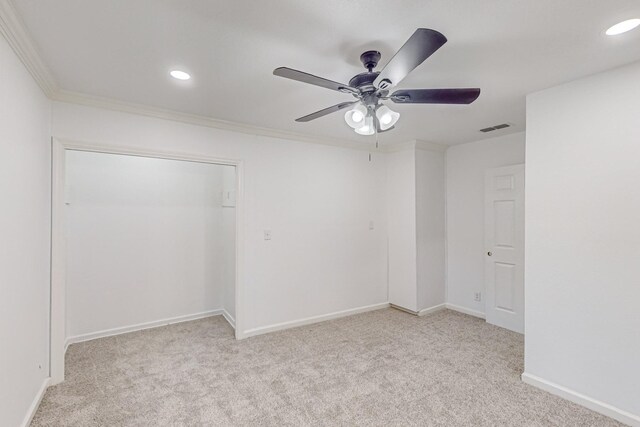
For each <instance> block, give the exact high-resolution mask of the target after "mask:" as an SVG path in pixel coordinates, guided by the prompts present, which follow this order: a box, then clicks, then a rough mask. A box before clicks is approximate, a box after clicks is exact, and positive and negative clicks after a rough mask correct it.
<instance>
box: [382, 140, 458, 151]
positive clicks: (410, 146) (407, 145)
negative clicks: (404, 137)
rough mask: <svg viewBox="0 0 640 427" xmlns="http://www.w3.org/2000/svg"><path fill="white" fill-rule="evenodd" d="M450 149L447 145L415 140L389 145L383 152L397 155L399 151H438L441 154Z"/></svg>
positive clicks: (383, 148) (383, 147)
mask: <svg viewBox="0 0 640 427" xmlns="http://www.w3.org/2000/svg"><path fill="white" fill-rule="evenodd" d="M447 148H449V147H448V146H447V145H442V144H436V143H435V142H428V141H421V140H419V139H413V140H411V141H407V142H399V143H396V144H388V145H384V146H382V151H384V152H386V153H395V152H398V151H405V150H425V151H436V152H439V153H444V152H445V151H447Z"/></svg>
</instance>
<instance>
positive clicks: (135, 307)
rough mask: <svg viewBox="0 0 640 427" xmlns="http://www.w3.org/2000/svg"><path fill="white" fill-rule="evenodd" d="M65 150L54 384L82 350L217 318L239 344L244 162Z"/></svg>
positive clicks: (57, 170) (58, 212)
mask: <svg viewBox="0 0 640 427" xmlns="http://www.w3.org/2000/svg"><path fill="white" fill-rule="evenodd" d="M60 145H62V144H60ZM54 148H55V142H54ZM59 148H61V150H59V152H58V153H57V159H56V153H55V150H54V177H56V176H57V177H58V178H59V179H58V180H57V181H56V180H55V179H54V189H53V194H52V198H53V202H54V203H53V211H54V223H53V226H52V234H53V236H52V237H53V239H52V240H53V243H54V246H53V247H52V261H53V262H52V300H51V365H50V366H51V377H52V381H54V382H55V383H57V382H60V381H62V380H63V379H64V355H65V352H66V349H67V347H68V346H69V345H71V344H74V343H78V342H83V341H87V340H92V339H96V338H102V337H107V336H113V335H119V334H123V333H128V332H132V331H137V330H142V329H148V328H153V327H158V326H164V325H168V324H172V323H179V322H184V321H190V320H196V319H201V318H205V317H211V316H220V317H219V319H216V322H223V324H221V325H224V322H225V321H226V323H228V326H226V327H225V326H222V327H219V326H221V325H218V324H216V325H217V326H218V327H217V328H216V330H217V331H218V330H219V331H221V332H220V333H228V334H231V335H235V336H238V334H236V333H235V331H234V329H235V328H236V318H237V314H238V313H237V309H236V307H237V305H238V301H237V298H236V293H237V290H236V282H237V276H238V275H237V259H236V258H237V253H238V245H237V242H238V233H237V227H236V225H237V223H238V221H237V218H238V214H237V203H238V198H239V197H238V194H239V191H238V186H239V183H240V179H239V174H238V169H239V162H238V163H236V162H231V161H229V162H225V161H212V160H198V158H197V157H194V158H184V156H179V157H178V158H173V156H159V155H142V154H131V153H126V152H125V153H118V152H107V151H106V150H102V151H101V150H95V149H92V150H88V149H78V148H73V147H68V146H66V145H65V146H61V147H59ZM56 163H57V164H56ZM223 319H224V320H223Z"/></svg>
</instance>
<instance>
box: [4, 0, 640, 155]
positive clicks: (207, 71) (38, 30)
mask: <svg viewBox="0 0 640 427" xmlns="http://www.w3.org/2000/svg"><path fill="white" fill-rule="evenodd" d="M14 3H15V6H16V8H17V9H18V11H19V13H20V14H21V16H22V19H23V20H24V22H25V24H26V26H27V29H28V31H29V33H30V34H31V36H32V38H33V39H34V41H35V42H36V44H37V45H38V47H39V49H40V51H41V52H42V55H43V58H44V60H45V62H46V63H47V65H48V66H49V67H50V68H51V71H52V72H53V75H54V76H55V78H56V80H57V82H58V84H59V86H60V87H61V88H63V89H65V90H69V91H74V92H81V93H85V94H90V95H97V96H102V97H108V98H113V99H117V100H120V101H127V102H132V103H137V104H145V105H150V106H154V107H161V108H167V109H171V110H176V111H180V112H185V113H191V114H197V115H202V116H207V117H213V118H217V119H224V120H229V121H234V122H239V123H245V124H251V125H256V126H262V127H269V128H275V129H280V130H287V131H294V132H298V133H305V134H309V135H315V136H322V137H328V138H340V139H350V140H354V141H361V142H362V143H366V142H371V138H373V137H363V136H359V135H356V134H355V133H354V132H353V131H352V130H351V129H350V128H348V127H347V125H346V124H345V122H344V119H343V114H341V113H335V114H333V115H331V116H327V117H324V118H321V119H318V120H316V121H314V122H310V123H296V122H294V119H295V118H297V117H300V116H303V115H306V114H309V113H312V112H314V111H316V110H319V109H321V108H324V107H328V106H330V105H333V104H336V103H338V102H342V101H347V100H350V99H352V98H351V96H350V95H347V94H342V93H338V92H333V91H330V90H327V89H323V88H319V87H315V86H309V85H305V84H302V83H298V82H295V81H291V80H286V79H282V78H278V77H275V76H273V75H272V71H273V69H274V68H276V67H279V66H288V67H292V68H296V69H299V70H302V71H305V72H308V73H311V74H316V75H319V76H322V77H325V78H328V79H331V80H336V81H340V82H345V83H346V82H348V80H349V79H350V78H351V77H352V76H353V75H355V74H357V73H360V72H362V71H364V68H362V65H361V64H360V62H359V59H358V58H359V55H360V53H361V52H363V51H365V50H367V49H377V50H379V51H380V52H382V55H383V58H382V61H381V62H382V64H384V63H385V62H386V61H387V60H388V59H389V58H390V57H391V56H392V54H393V53H394V52H395V51H396V50H397V49H398V48H399V47H400V46H402V44H403V43H404V41H405V40H406V39H407V38H409V36H410V35H411V34H412V33H413V31H414V30H415V29H416V28H418V27H425V28H432V29H435V30H438V31H440V32H442V33H443V34H444V35H445V36H447V38H448V39H449V42H448V43H447V44H445V45H444V46H443V47H442V49H440V50H439V51H438V52H436V53H435V54H434V55H433V56H432V57H431V58H429V59H427V61H426V62H425V63H423V64H422V65H421V66H419V67H418V68H417V69H416V70H415V71H414V72H413V73H412V74H410V75H409V77H407V78H406V79H405V80H404V81H403V82H402V84H401V85H400V86H399V88H423V87H425V88H439V87H480V88H481V89H482V94H481V95H480V98H479V99H478V101H476V102H475V103H474V104H472V105H470V106H435V105H395V108H394V106H391V107H392V108H394V109H396V110H397V111H399V112H400V113H401V118H400V121H399V123H398V125H397V126H396V129H394V130H393V131H391V132H388V133H385V134H382V135H380V139H381V141H382V142H383V143H396V142H404V141H408V140H412V139H421V140H426V141H431V142H437V143H442V144H458V143H463V142H468V141H473V140H477V139H481V138H484V137H490V136H495V135H499V134H504V133H508V132H513V131H519V130H523V129H524V122H525V95H526V94H527V93H531V92H534V91H537V90H540V89H544V88H547V87H550V86H554V85H557V84H559V83H562V82H566V81H570V80H573V79H575V78H577V77H580V76H585V75H588V74H592V73H596V72H599V71H602V70H605V69H609V68H613V67H616V66H620V65H623V64H626V63H629V62H633V61H636V60H639V59H640V29H639V30H636V31H633V32H630V33H627V34H624V35H621V36H617V37H615V38H612V37H606V36H605V35H604V31H605V30H606V29H607V28H608V27H609V26H610V25H612V24H614V23H617V22H619V21H621V20H624V19H628V18H633V17H640V1H638V0H481V1H480V0H403V1H400V0H399V1H388V0H387V1H382V0H351V1H345V0H322V1H315V0H305V1H303V0H262V1H257V0H256V1H248V0H235V1H231V0H218V1H213V0H188V1H187V0H108V1H99V0H91V1H87V0H15V1H14ZM175 68H179V69H183V70H185V71H188V72H189V73H191V74H192V76H193V78H192V80H190V81H188V82H186V83H185V82H179V81H176V80H174V79H172V78H170V77H169V75H168V72H169V70H171V69H175ZM504 122H507V123H511V124H513V125H514V126H513V128H511V129H509V130H503V131H497V132H493V133H490V134H487V135H485V134H482V133H480V132H479V131H478V130H479V129H480V128H484V127H487V126H491V125H495V124H499V123H504Z"/></svg>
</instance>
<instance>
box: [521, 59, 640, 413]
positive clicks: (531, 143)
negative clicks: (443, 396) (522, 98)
mask: <svg viewBox="0 0 640 427" xmlns="http://www.w3.org/2000/svg"><path fill="white" fill-rule="evenodd" d="M639 76H640V63H638V62H637V63H635V64H633V65H630V66H627V67H624V68H620V69H617V70H613V71H609V72H605V73H602V74H598V75H595V76H591V77H587V78H585V79H581V80H577V81H575V82H572V83H569V84H565V85H562V86H558V87H555V88H552V89H548V90H545V91H543V92H539V93H536V94H533V95H530V96H528V97H527V169H526V180H527V184H526V186H527V191H526V250H525V256H526V269H525V300H526V315H525V334H526V348H525V371H526V373H527V374H530V375H534V376H537V377H540V378H542V379H544V380H546V381H549V382H552V383H555V384H558V385H561V386H563V387H566V388H569V389H571V390H573V391H575V392H578V393H582V394H584V395H586V396H589V397H591V398H593V399H596V400H599V401H602V402H605V403H607V404H610V405H613V406H615V407H617V408H620V409H622V410H624V411H628V412H630V413H633V414H636V415H637V416H640V305H639V302H640V222H639V219H640V186H639V183H640V127H639V126H638V118H639V117H640V78H639ZM636 422H637V423H638V425H640V418H637V419H636Z"/></svg>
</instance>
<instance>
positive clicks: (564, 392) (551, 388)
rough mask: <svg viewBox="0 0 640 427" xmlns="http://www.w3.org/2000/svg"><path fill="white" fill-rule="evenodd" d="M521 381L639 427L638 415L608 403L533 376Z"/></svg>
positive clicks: (639, 417) (525, 374)
mask: <svg viewBox="0 0 640 427" xmlns="http://www.w3.org/2000/svg"><path fill="white" fill-rule="evenodd" d="M522 381H524V382H525V383H527V384H530V385H532V386H534V387H537V388H539V389H541V390H544V391H547V392H549V393H551V394H555V395H556V396H559V397H562V398H563V399H567V400H569V401H571V402H573V403H577V404H578V405H581V406H584V407H585V408H589V409H591V410H592V411H595V412H599V413H601V414H602V415H606V416H607V417H611V418H613V419H615V420H618V421H620V422H621V423H625V424H628V425H630V426H636V427H637V426H640V416H639V415H634V414H631V413H629V412H626V411H623V410H622V409H619V408H616V407H615V406H612V405H609V404H608V403H604V402H601V401H599V400H596V399H593V398H591V397H589V396H585V395H584V394H581V393H578V392H576V391H573V390H571V389H569V388H566V387H563V386H561V385H558V384H555V383H553V382H551V381H547V380H545V379H543V378H540V377H536V376H535V375H531V374H528V373H526V372H525V373H523V374H522Z"/></svg>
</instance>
